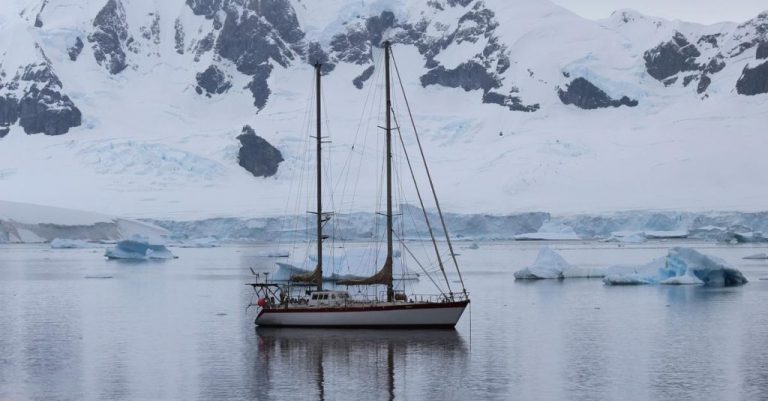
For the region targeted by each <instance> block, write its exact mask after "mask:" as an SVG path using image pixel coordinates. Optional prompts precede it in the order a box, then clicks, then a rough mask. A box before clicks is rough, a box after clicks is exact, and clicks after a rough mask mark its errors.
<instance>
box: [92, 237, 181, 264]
mask: <svg viewBox="0 0 768 401" xmlns="http://www.w3.org/2000/svg"><path fill="white" fill-rule="evenodd" d="M104 256H106V257H107V258H109V259H128V260H150V259H175V258H176V256H174V255H173V254H172V253H171V251H169V250H168V248H166V247H165V245H162V244H157V243H154V244H153V243H151V242H150V240H149V238H147V237H143V236H139V235H134V236H132V237H131V238H129V239H126V240H122V241H118V243H117V246H115V247H114V248H107V250H106V252H105V253H104Z"/></svg>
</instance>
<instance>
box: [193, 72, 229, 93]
mask: <svg viewBox="0 0 768 401" xmlns="http://www.w3.org/2000/svg"><path fill="white" fill-rule="evenodd" d="M231 87H232V83H231V82H230V81H229V78H228V77H227V76H226V74H224V72H223V71H221V70H220V69H219V67H216V66H215V65H212V66H209V67H208V68H207V69H206V70H205V71H203V72H200V73H198V74H197V87H196V88H195V90H196V91H197V93H198V94H201V95H202V94H203V93H205V95H206V96H208V97H211V95H214V94H215V95H220V94H222V93H224V92H226V91H228V90H229V88H231Z"/></svg>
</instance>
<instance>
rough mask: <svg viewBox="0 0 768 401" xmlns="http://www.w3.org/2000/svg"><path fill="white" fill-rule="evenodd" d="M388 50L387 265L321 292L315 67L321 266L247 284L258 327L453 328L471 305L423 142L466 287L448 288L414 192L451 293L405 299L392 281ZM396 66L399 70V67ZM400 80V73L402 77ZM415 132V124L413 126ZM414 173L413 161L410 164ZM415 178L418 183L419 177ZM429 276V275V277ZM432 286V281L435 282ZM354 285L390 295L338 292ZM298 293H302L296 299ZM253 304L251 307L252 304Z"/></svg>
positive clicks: (323, 217)
mask: <svg viewBox="0 0 768 401" xmlns="http://www.w3.org/2000/svg"><path fill="white" fill-rule="evenodd" d="M383 47H384V75H385V90H386V92H385V94H386V100H385V107H386V110H385V122H386V125H385V127H383V128H384V130H385V132H386V157H385V159H386V220H387V224H386V239H387V247H386V258H385V260H384V263H383V266H382V267H381V268H380V269H379V270H378V272H376V273H375V274H373V275H372V276H370V277H350V278H348V279H341V280H338V281H336V287H334V288H333V289H324V288H323V281H324V280H323V241H324V240H325V239H326V238H327V236H326V235H324V233H323V226H324V224H325V223H326V222H327V221H329V220H330V218H331V214H330V213H327V212H324V211H323V202H322V199H323V197H322V163H321V154H322V153H321V150H322V144H323V140H322V138H323V137H322V135H321V117H320V116H321V98H322V96H321V92H320V80H321V66H320V65H319V64H316V65H315V82H316V85H315V89H316V102H317V104H316V115H317V128H316V129H317V132H316V135H315V139H316V145H315V146H316V174H317V175H316V184H317V186H316V191H317V209H316V210H315V211H313V212H312V213H313V214H315V216H316V220H315V224H316V246H317V257H316V258H315V260H316V261H317V266H316V267H315V269H314V271H311V272H307V273H306V274H296V275H293V276H291V278H290V280H289V281H288V282H287V283H278V282H269V281H268V280H267V278H266V277H265V279H264V281H263V282H256V283H249V284H248V285H250V286H252V287H253V289H254V291H255V293H254V295H255V297H256V298H257V299H258V301H257V302H256V303H255V306H256V307H257V310H258V312H257V316H256V321H255V323H256V325H258V326H267V327H375V328H452V327H454V326H455V325H456V323H457V322H458V321H459V319H460V318H461V315H462V314H463V312H464V310H465V309H466V308H467V306H468V305H469V302H470V301H469V295H468V293H467V290H466V288H465V287H464V282H463V279H462V278H461V272H460V270H459V267H458V263H457V261H456V254H455V253H454V252H453V245H452V244H451V240H450V236H449V235H448V230H447V227H446V225H445V219H444V218H443V215H442V211H441V209H440V204H439V201H438V199H437V196H436V194H435V191H434V185H433V184H432V180H431V176H430V175H429V170H428V167H427V164H426V160H425V158H424V153H423V150H421V143H420V141H419V140H418V136H417V143H419V147H420V151H421V156H422V160H423V161H424V167H425V169H426V173H427V176H428V177H429V181H430V189H431V191H432V194H433V197H434V200H435V205H436V206H437V211H438V215H439V217H440V221H441V223H442V229H443V233H444V234H445V239H446V242H447V244H448V248H449V254H450V256H451V259H452V260H453V264H454V265H455V267H456V271H457V273H458V277H459V281H460V283H461V286H462V290H461V292H453V291H451V289H450V282H449V280H448V276H447V274H446V272H445V266H444V263H443V261H442V258H441V255H440V252H439V250H438V245H437V241H436V238H435V233H434V231H433V230H432V227H431V225H430V222H429V217H428V214H427V213H426V209H425V208H424V202H423V199H422V196H421V193H420V192H419V190H418V186H417V188H416V191H417V194H418V195H419V202H420V204H421V209H422V211H423V215H424V219H425V221H426V223H427V227H428V228H429V234H430V239H431V240H432V244H433V247H434V250H435V254H436V255H437V260H438V263H439V267H440V270H441V272H442V276H443V279H444V280H445V284H446V287H447V288H448V290H447V291H443V290H442V289H440V288H441V287H439V286H438V288H439V289H440V293H439V294H434V295H429V296H424V295H420V296H416V295H413V294H410V295H409V294H406V293H405V291H398V290H395V286H394V277H393V267H392V266H393V256H394V245H393V241H394V227H393V226H394V224H393V210H392V203H393V199H392V198H393V192H392V175H393V174H392V150H393V149H392V131H393V128H392V113H393V109H392V99H391V85H390V81H391V74H390V59H391V44H390V42H389V41H385V42H384V43H383ZM395 66H396V65H395ZM398 75H399V74H398ZM414 128H415V125H414ZM408 165H409V168H411V163H410V160H409V161H408ZM412 177H413V178H414V184H415V181H416V180H415V176H413V175H412ZM425 273H426V272H425ZM433 282H434V280H433ZM350 286H353V287H354V286H385V287H386V295H385V296H382V298H381V299H379V298H378V297H376V298H374V299H369V298H363V299H360V298H356V297H355V296H351V295H350V293H349V292H348V291H345V290H340V289H339V287H346V288H349V287H350ZM297 292H298V294H297ZM252 305H253V303H252Z"/></svg>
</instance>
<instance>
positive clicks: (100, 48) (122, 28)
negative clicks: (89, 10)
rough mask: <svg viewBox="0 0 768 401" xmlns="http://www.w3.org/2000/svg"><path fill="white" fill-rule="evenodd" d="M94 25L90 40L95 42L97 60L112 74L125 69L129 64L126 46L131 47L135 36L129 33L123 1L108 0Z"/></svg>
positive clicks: (94, 48)
mask: <svg viewBox="0 0 768 401" xmlns="http://www.w3.org/2000/svg"><path fill="white" fill-rule="evenodd" d="M93 27H94V31H93V33H91V34H90V35H89V36H88V41H89V42H91V43H93V55H94V57H95V58H96V62H97V63H99V65H103V66H106V67H107V69H108V70H109V72H110V73H111V74H117V73H119V72H121V71H123V70H124V69H125V68H126V67H127V66H128V64H127V62H126V53H125V49H124V47H126V48H127V47H129V46H130V44H131V43H132V42H133V38H132V37H131V36H130V34H129V33H128V24H127V22H126V20H125V9H124V8H123V4H122V2H121V1H120V0H107V4H105V5H104V7H103V8H102V9H101V11H99V13H98V14H96V18H94V20H93Z"/></svg>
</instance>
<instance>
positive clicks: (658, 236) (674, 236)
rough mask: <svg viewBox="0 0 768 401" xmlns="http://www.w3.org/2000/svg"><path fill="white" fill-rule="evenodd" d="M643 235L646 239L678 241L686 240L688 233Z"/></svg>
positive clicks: (668, 232)
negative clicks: (680, 239)
mask: <svg viewBox="0 0 768 401" xmlns="http://www.w3.org/2000/svg"><path fill="white" fill-rule="evenodd" d="M644 235H645V238H648V239H679V238H687V237H688V231H687V230H681V231H645V232H644Z"/></svg>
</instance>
